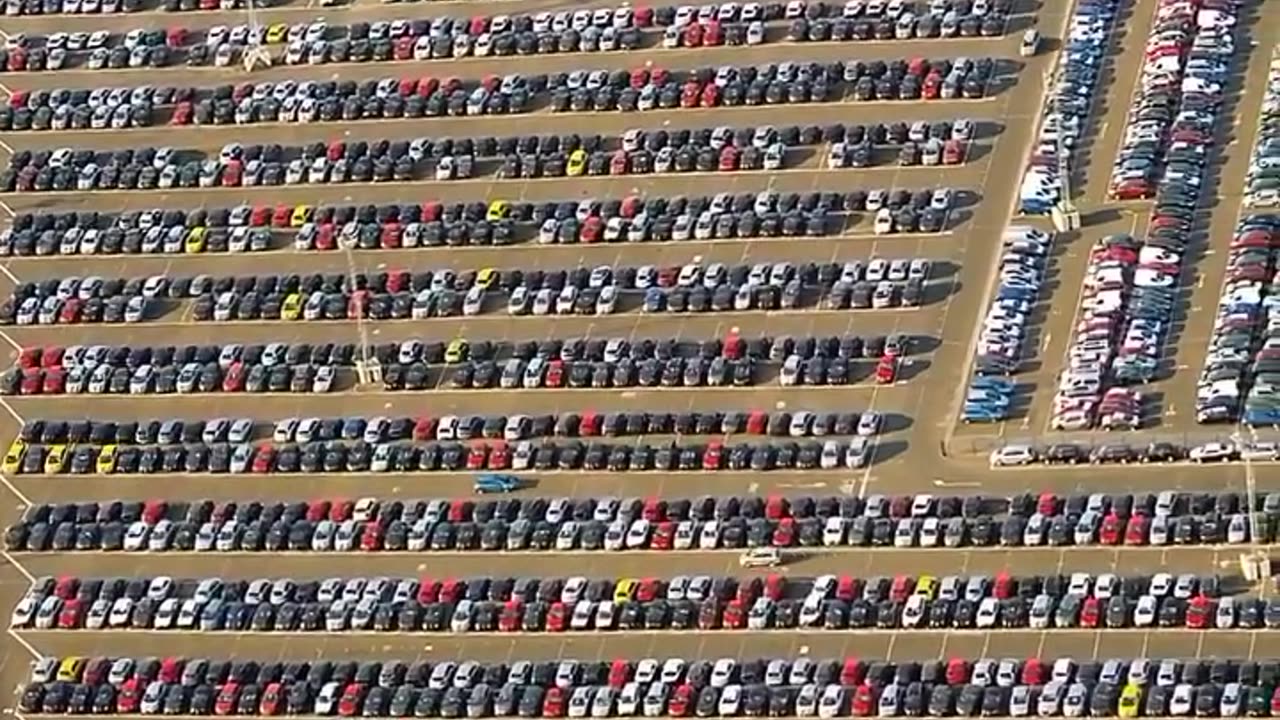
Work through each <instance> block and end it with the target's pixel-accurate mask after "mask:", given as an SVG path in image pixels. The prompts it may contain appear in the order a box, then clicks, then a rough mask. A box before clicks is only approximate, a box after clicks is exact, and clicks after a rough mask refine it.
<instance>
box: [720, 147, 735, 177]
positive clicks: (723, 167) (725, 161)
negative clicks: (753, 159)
mask: <svg viewBox="0 0 1280 720" xmlns="http://www.w3.org/2000/svg"><path fill="white" fill-rule="evenodd" d="M739 154H740V153H739V152H738V148H736V147H734V146H733V145H725V146H724V147H723V148H721V150H720V165H719V167H720V171H721V172H731V171H733V170H737V169H738V155H739Z"/></svg>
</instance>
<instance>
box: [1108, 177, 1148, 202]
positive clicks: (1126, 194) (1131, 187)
mask: <svg viewBox="0 0 1280 720" xmlns="http://www.w3.org/2000/svg"><path fill="white" fill-rule="evenodd" d="M1151 195H1152V192H1151V184H1150V183H1148V182H1147V181H1146V180H1140V179H1135V180H1125V181H1123V182H1121V183H1120V184H1118V185H1116V186H1115V187H1113V188H1112V189H1111V196H1112V197H1114V198H1115V199H1116V200H1146V199H1147V198H1149V197H1151Z"/></svg>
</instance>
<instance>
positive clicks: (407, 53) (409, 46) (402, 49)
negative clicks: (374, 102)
mask: <svg viewBox="0 0 1280 720" xmlns="http://www.w3.org/2000/svg"><path fill="white" fill-rule="evenodd" d="M414 41H415V39H414V38H412V37H410V36H408V35H405V36H404V37H402V38H397V39H396V44H395V46H394V47H393V49H392V54H393V55H394V56H395V59H396V60H412V59H413V43H414ZM410 82H412V81H410ZM409 89H410V91H412V90H413V86H412V85H410V87H409ZM400 94H401V95H407V94H408V93H406V92H405V91H404V81H401V83H400Z"/></svg>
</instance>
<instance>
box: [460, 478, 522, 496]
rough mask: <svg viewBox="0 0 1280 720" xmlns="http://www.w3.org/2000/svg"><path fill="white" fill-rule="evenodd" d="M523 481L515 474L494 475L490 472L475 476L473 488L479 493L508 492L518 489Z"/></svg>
mask: <svg viewBox="0 0 1280 720" xmlns="http://www.w3.org/2000/svg"><path fill="white" fill-rule="evenodd" d="M522 484H523V483H522V482H521V480H520V478H518V477H516V476H515V475H495V474H492V473H489V474H485V475H478V476H476V479H475V483H474V484H473V486H472V487H473V489H474V490H475V492H476V493H478V494H480V495H486V494H488V493H509V492H515V491H516V490H519V489H520V486H521V485H522Z"/></svg>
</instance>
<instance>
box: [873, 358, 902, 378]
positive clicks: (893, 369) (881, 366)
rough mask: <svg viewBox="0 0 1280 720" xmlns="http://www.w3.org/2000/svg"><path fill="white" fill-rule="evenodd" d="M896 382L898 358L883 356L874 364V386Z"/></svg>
mask: <svg viewBox="0 0 1280 720" xmlns="http://www.w3.org/2000/svg"><path fill="white" fill-rule="evenodd" d="M897 380H898V358H896V357H893V356H892V355H885V356H884V357H882V358H880V362H878V363H876V384H878V385H890V384H892V383H894V382H896V381H897Z"/></svg>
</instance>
